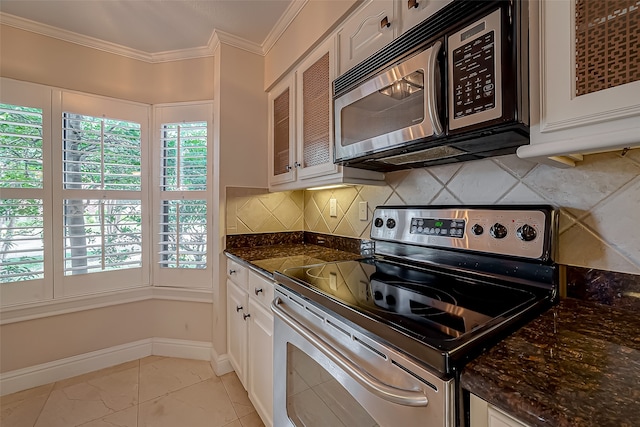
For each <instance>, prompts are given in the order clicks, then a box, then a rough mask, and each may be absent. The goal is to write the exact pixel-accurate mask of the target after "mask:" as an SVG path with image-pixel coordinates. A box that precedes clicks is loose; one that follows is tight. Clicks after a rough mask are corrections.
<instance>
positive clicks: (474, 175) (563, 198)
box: [227, 150, 640, 274]
mask: <svg viewBox="0 0 640 427" xmlns="http://www.w3.org/2000/svg"><path fill="white" fill-rule="evenodd" d="M264 191H265V190H252V189H234V188H231V189H229V190H228V193H227V234H243V233H262V232H278V231H303V230H304V231H312V232H316V233H325V234H336V235H341V236H347V237H358V238H369V232H370V223H371V216H372V214H373V209H374V208H375V207H376V206H378V205H408V204H421V205H427V204H452V205H458V204H510V203H520V204H540V203H548V204H551V205H554V206H556V207H558V208H559V209H560V254H559V260H558V262H559V263H561V264H567V265H574V266H578V267H587V268H596V269H600V270H611V271H620V272H626V273H632V274H640V227H639V226H638V223H639V220H640V150H631V151H629V152H628V153H627V154H626V155H624V156H623V155H622V154H621V153H604V154H594V155H589V156H585V159H584V161H583V162H581V163H580V164H579V165H578V166H576V167H575V168H569V169H558V168H554V167H550V166H547V165H542V164H536V163H532V162H529V161H525V160H522V159H519V158H518V157H516V156H515V155H512V156H503V157H498V158H494V159H491V160H479V161H474V162H466V163H462V164H448V165H442V166H436V167H431V168H426V169H415V170H408V171H398V172H393V173H389V174H387V179H386V185H383V186H354V187H346V188H338V189H332V190H322V191H288V192H281V193H266V194H265V193H264ZM332 198H335V199H336V201H337V205H338V206H337V211H338V212H337V213H338V215H337V217H331V216H329V200H330V199H332ZM361 201H366V202H368V206H369V220H368V221H360V220H359V219H358V203H359V202H361Z"/></svg>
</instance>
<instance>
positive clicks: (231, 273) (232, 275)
mask: <svg viewBox="0 0 640 427" xmlns="http://www.w3.org/2000/svg"><path fill="white" fill-rule="evenodd" d="M248 273H249V269H248V268H247V267H245V266H243V265H242V264H239V263H237V262H235V261H234V260H232V259H227V277H229V279H231V281H232V282H233V283H235V284H236V285H238V286H240V287H241V288H242V289H247V275H248Z"/></svg>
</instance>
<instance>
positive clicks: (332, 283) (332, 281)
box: [329, 273, 338, 292]
mask: <svg viewBox="0 0 640 427" xmlns="http://www.w3.org/2000/svg"><path fill="white" fill-rule="evenodd" d="M329 288H331V290H332V291H334V292H335V291H337V290H338V275H337V274H336V273H329Z"/></svg>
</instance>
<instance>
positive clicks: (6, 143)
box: [0, 79, 53, 305]
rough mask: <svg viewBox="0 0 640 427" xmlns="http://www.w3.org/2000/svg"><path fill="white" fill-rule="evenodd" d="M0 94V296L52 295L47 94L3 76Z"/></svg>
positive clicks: (16, 299)
mask: <svg viewBox="0 0 640 427" xmlns="http://www.w3.org/2000/svg"><path fill="white" fill-rule="evenodd" d="M1 95H2V99H0V300H1V301H2V304H3V305H7V304H18V303H23V302H28V301H34V300H44V299H48V298H51V297H52V296H53V289H52V286H51V281H52V274H51V266H52V265H53V264H52V263H51V260H50V257H48V256H47V255H50V234H49V233H50V228H49V224H50V219H51V218H50V212H51V210H50V205H49V203H50V201H51V198H50V191H51V182H50V180H48V179H46V178H45V177H46V175H47V174H48V173H49V172H50V170H51V169H50V166H49V165H48V164H47V160H50V152H51V150H50V146H49V144H47V143H46V142H47V141H49V140H50V136H51V129H50V128H51V126H50V123H51V122H50V117H51V93H50V90H44V89H43V88H42V87H40V86H37V85H29V84H25V83H21V82H16V83H15V84H13V83H12V81H6V82H5V79H2V93H1Z"/></svg>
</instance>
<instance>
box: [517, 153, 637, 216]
mask: <svg viewBox="0 0 640 427" xmlns="http://www.w3.org/2000/svg"><path fill="white" fill-rule="evenodd" d="M639 174H640V167H639V166H638V165H636V164H634V163H632V162H630V161H626V159H622V158H620V156H618V155H616V154H613V153H605V154H597V155H593V156H585V160H584V162H582V163H580V164H579V165H578V166H577V167H575V168H567V169H560V168H553V167H549V166H545V165H538V166H536V168H535V169H534V170H533V171H531V173H529V174H528V175H527V176H526V177H524V179H523V182H524V183H525V184H526V185H527V186H528V187H530V188H533V189H535V190H538V192H539V193H540V194H542V195H544V197H545V198H547V200H549V201H550V202H552V203H553V204H556V205H558V206H560V207H561V208H563V209H566V210H568V211H569V212H571V213H572V214H573V215H575V216H576V217H577V218H581V217H583V216H584V215H586V214H587V213H588V212H589V211H590V210H591V209H592V208H593V207H594V206H596V205H597V204H598V203H599V202H601V201H602V200H603V199H605V198H606V197H608V196H610V195H612V194H613V193H615V192H616V191H618V190H619V189H620V188H621V187H622V186H624V185H625V184H626V183H628V182H629V181H631V180H632V179H633V178H635V177H637V176H638V175H639Z"/></svg>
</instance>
